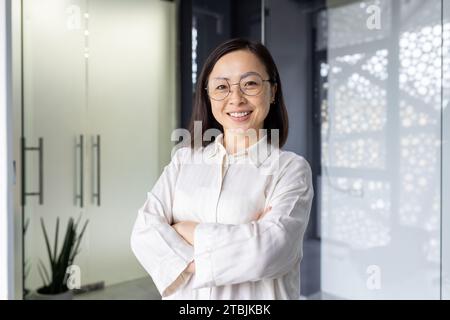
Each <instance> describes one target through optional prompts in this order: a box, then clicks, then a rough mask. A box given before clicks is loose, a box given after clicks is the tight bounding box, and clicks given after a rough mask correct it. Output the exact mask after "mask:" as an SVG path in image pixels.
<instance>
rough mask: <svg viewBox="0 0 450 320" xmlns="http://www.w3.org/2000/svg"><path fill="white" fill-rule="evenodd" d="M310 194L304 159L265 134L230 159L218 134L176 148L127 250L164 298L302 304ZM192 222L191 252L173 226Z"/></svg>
mask: <svg viewBox="0 0 450 320" xmlns="http://www.w3.org/2000/svg"><path fill="white" fill-rule="evenodd" d="M313 194H314V192H313V187H312V179H311V169H310V166H309V164H308V162H307V161H306V160H305V159H304V158H303V157H301V156H299V155H297V154H295V153H293V152H288V151H283V150H280V149H279V148H275V147H274V146H272V145H271V144H269V143H267V135H264V136H263V137H262V138H261V139H260V140H259V141H258V142H257V143H255V144H254V145H252V146H250V147H249V148H247V149H246V150H245V152H241V153H239V154H234V155H230V154H228V153H227V151H226V150H225V148H224V146H223V135H222V134H221V135H219V136H218V137H217V138H216V139H215V141H214V142H212V143H210V144H209V145H207V146H206V147H204V148H200V149H197V150H196V151H193V149H191V148H187V147H183V148H180V149H178V150H177V151H176V152H175V154H174V155H173V157H172V160H171V162H170V163H169V164H168V165H167V166H166V167H165V168H164V172H163V173H162V175H161V176H160V178H159V179H158V181H157V182H156V184H155V186H154V187H153V189H152V190H151V192H148V196H147V200H146V201H145V203H144V205H143V206H142V207H141V209H140V210H139V211H138V217H137V220H136V223H135V226H134V228H133V232H132V236H131V247H132V250H133V252H134V254H135V255H136V257H137V259H138V260H139V262H140V263H141V264H142V266H143V267H144V268H145V270H146V271H147V272H148V273H149V274H150V276H151V277H152V279H153V281H154V283H155V285H156V287H157V288H158V290H159V291H160V293H161V295H162V298H163V299H205V300H208V299H299V298H300V261H301V259H302V255H303V252H302V247H303V235H304V232H305V229H306V226H307V224H308V220H309V214H310V209H311V203H312V198H313ZM268 206H271V207H272V209H271V210H270V211H269V212H267V213H266V214H265V215H264V216H263V217H262V218H261V219H258V220H255V215H256V214H257V213H258V212H261V211H262V210H264V208H266V207H268ZM187 220H189V221H196V222H199V224H198V225H197V227H196V229H195V232H194V246H191V245H189V243H187V242H186V241H185V240H184V239H183V238H182V237H181V236H180V235H179V234H178V233H177V232H176V231H175V230H174V229H173V228H172V227H171V225H172V224H174V223H177V222H179V221H187ZM192 260H194V261H195V273H194V274H191V273H187V272H186V271H185V269H186V267H187V266H188V264H189V263H190V262H191V261H192Z"/></svg>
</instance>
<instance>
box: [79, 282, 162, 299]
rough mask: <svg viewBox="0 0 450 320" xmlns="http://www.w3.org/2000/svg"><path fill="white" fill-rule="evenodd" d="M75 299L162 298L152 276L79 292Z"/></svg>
mask: <svg viewBox="0 0 450 320" xmlns="http://www.w3.org/2000/svg"><path fill="white" fill-rule="evenodd" d="M74 299H75V300H160V299H161V296H160V294H159V292H158V290H157V289H156V287H155V285H154V283H153V281H152V280H151V279H150V277H146V278H142V279H137V280H133V281H128V282H124V283H120V284H116V285H112V286H109V287H106V288H105V289H101V290H96V291H92V292H87V293H82V294H77V295H75V297H74Z"/></svg>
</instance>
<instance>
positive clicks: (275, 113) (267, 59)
mask: <svg viewBox="0 0 450 320" xmlns="http://www.w3.org/2000/svg"><path fill="white" fill-rule="evenodd" d="M237 50H248V51H250V52H251V53H253V54H254V55H256V56H257V57H258V58H259V59H260V61H261V62H262V63H263V64H264V66H265V68H266V71H267V73H268V75H269V78H270V80H271V84H272V85H274V84H276V85H277V90H276V93H275V99H274V103H273V104H272V106H271V107H270V109H269V113H268V114H267V117H266V119H265V120H264V125H263V129H267V141H268V142H269V143H270V142H271V132H270V131H271V130H270V129H279V145H278V146H279V147H280V148H281V147H282V146H283V145H284V144H285V143H286V140H287V136H288V129H289V121H288V114H287V111H286V106H285V104H284V99H283V90H282V88H281V81H280V75H279V73H278V69H277V66H276V65H275V62H274V60H273V58H272V55H271V54H270V52H269V50H267V48H266V47H265V46H264V45H263V44H261V43H259V42H253V41H249V40H246V39H239V38H237V39H231V40H228V41H226V42H224V43H222V44H221V45H219V46H218V47H217V48H216V49H214V51H213V52H212V53H211V54H210V55H209V57H208V58H207V59H206V61H205V64H204V66H203V68H202V72H201V73H200V76H199V78H198V81H197V87H196V91H195V100H194V107H193V110H192V116H191V121H190V125H189V131H190V134H191V147H192V148H193V147H194V136H195V135H194V122H195V121H201V123H202V132H201V136H202V137H203V134H204V133H205V131H206V130H208V129H213V128H214V129H218V130H220V131H221V132H223V127H222V125H221V124H220V123H219V122H217V120H216V119H215V118H214V115H213V113H212V110H211V102H210V100H209V97H208V94H207V92H206V90H205V88H206V85H207V82H208V77H209V75H210V74H211V72H212V70H213V68H214V66H215V64H216V63H217V61H218V60H219V59H220V58H221V57H223V56H224V55H226V54H227V53H230V52H233V51H237ZM197 134H200V132H197ZM209 143H210V141H203V139H202V145H203V146H206V145H207V144H209Z"/></svg>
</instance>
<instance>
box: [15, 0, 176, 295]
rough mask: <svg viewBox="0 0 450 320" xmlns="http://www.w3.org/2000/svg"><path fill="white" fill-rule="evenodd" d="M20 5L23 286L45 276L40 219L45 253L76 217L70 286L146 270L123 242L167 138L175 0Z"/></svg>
mask: <svg viewBox="0 0 450 320" xmlns="http://www.w3.org/2000/svg"><path fill="white" fill-rule="evenodd" d="M22 10H23V14H22V28H23V37H22V41H23V48H22V49H23V61H22V68H23V87H22V88H23V98H24V99H23V110H24V112H23V114H24V116H23V117H24V119H23V120H24V121H23V123H24V128H23V131H24V139H23V147H24V149H23V154H24V158H25V163H26V167H25V170H24V177H25V189H24V193H25V196H24V200H25V202H24V203H23V210H24V224H25V225H26V228H25V229H24V261H25V263H24V264H25V265H24V277H25V281H24V287H25V293H30V292H31V293H35V292H34V291H36V289H38V288H40V287H42V286H44V285H45V284H48V282H49V280H50V278H51V272H50V263H49V256H48V251H47V245H46V241H45V237H44V232H43V228H42V225H41V219H43V223H44V224H45V227H46V231H47V235H48V240H49V244H50V247H51V252H50V254H51V256H52V257H55V252H54V251H53V249H54V244H55V243H56V239H57V238H58V239H59V241H58V250H57V252H56V256H57V255H58V253H59V252H60V250H61V248H62V245H63V240H64V236H65V232H66V228H67V223H68V221H69V219H70V218H73V219H74V220H75V221H77V219H80V224H79V227H78V232H81V229H82V227H83V225H84V223H85V222H88V224H87V227H86V231H85V233H84V234H83V238H82V241H81V243H80V247H79V250H78V251H77V255H76V256H75V259H74V261H73V268H72V269H71V270H70V271H69V274H70V277H71V285H75V286H81V289H83V288H84V289H87V288H89V287H93V286H94V287H95V286H100V287H103V286H110V285H115V284H119V283H123V282H125V281H129V280H134V279H140V278H143V277H148V275H147V273H146V272H145V270H144V269H143V268H141V266H140V265H139V263H138V261H137V260H136V258H135V257H134V255H133V253H132V251H131V248H130V245H129V239H130V235H131V230H132V226H133V223H134V221H135V219H136V216H137V210H138V209H139V207H140V206H141V205H142V203H143V202H144V201H145V199H146V196H147V192H148V191H150V190H151V187H152V186H153V184H154V183H155V182H156V179H157V178H158V177H159V175H160V174H161V172H162V169H163V167H164V166H165V165H166V164H167V163H168V162H169V161H170V155H171V150H172V146H173V144H172V143H171V141H170V136H171V132H172V131H173V129H175V127H176V126H177V118H178V117H177V108H176V101H177V94H176V90H177V88H176V78H177V77H176V63H177V53H176V39H177V35H176V10H177V8H176V4H175V3H174V2H166V1H159V0H132V1H126V2H124V1H119V0H67V1H61V0H42V1H32V0H23V4H22ZM58 218H59V230H58V231H59V233H58V236H57V234H56V233H57V231H56V224H57V219H58ZM44 269H46V270H47V271H45V270H44ZM151 289H152V288H149V290H151ZM124 294H126V293H124ZM117 298H126V296H123V297H117Z"/></svg>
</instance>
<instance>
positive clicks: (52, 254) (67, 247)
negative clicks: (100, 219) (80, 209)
mask: <svg viewBox="0 0 450 320" xmlns="http://www.w3.org/2000/svg"><path fill="white" fill-rule="evenodd" d="M80 218H81V217H80ZM80 218H79V219H78V220H77V222H76V223H75V222H74V220H73V218H70V219H69V222H68V225H67V229H66V234H65V236H64V242H63V245H62V247H61V251H60V252H59V254H58V232H59V218H57V219H56V230H55V243H54V246H53V248H51V247H50V241H49V238H48V234H47V229H46V228H45V224H44V219H43V218H41V226H42V231H43V233H44V238H45V244H46V246H47V253H48V257H49V261H50V271H51V276H50V275H49V273H48V271H47V268H46V267H45V265H44V263H43V262H42V260H40V259H39V268H38V271H39V274H40V276H41V278H42V281H43V283H44V285H43V286H42V287H41V288H40V289H38V292H39V293H42V294H58V293H62V292H65V291H67V290H68V288H67V278H68V274H67V268H68V267H69V266H70V265H72V263H73V261H74V259H75V257H76V255H77V254H78V253H79V246H80V243H81V239H82V237H83V234H84V231H85V230H86V227H87V224H88V222H89V221H86V222H85V223H84V226H83V228H82V229H81V232H80V233H79V234H78V225H79V222H80ZM52 249H53V250H52Z"/></svg>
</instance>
